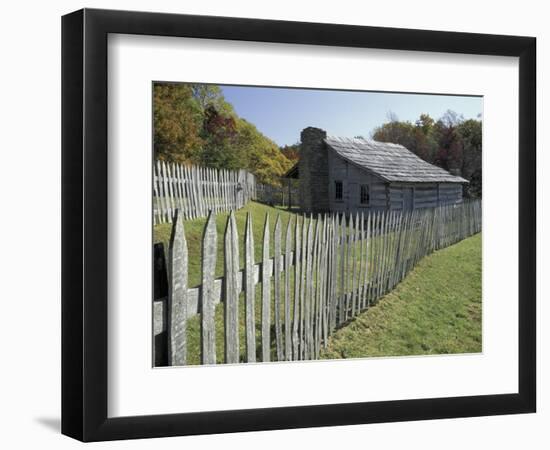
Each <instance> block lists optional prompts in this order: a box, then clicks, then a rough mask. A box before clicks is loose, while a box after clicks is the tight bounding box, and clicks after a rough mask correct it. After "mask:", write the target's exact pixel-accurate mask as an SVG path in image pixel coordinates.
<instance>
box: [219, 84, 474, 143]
mask: <svg viewBox="0 0 550 450" xmlns="http://www.w3.org/2000/svg"><path fill="white" fill-rule="evenodd" d="M220 87H221V89H222V91H223V94H224V96H225V99H226V100H227V101H228V102H229V103H231V104H232V105H233V107H234V108H235V111H236V112H237V114H238V115H239V116H240V117H242V118H244V119H246V120H247V121H249V122H251V123H253V124H254V125H256V127H257V128H258V130H259V131H260V132H262V133H263V134H264V135H266V136H267V137H269V138H270V139H272V140H274V141H275V142H276V143H277V144H278V145H291V144H295V143H296V142H299V140H300V131H301V130H303V129H304V128H307V127H309V126H312V127H317V128H322V129H323V130H325V131H326V132H327V134H328V135H332V136H343V137H354V136H364V137H367V138H369V137H371V135H372V131H373V130H374V128H376V127H377V126H379V125H381V124H383V123H385V122H388V114H389V112H390V111H391V112H392V113H394V114H395V115H397V118H398V119H399V120H408V121H411V122H413V123H414V122H415V121H416V119H418V118H419V117H420V114H422V113H427V114H429V115H430V116H431V117H432V118H434V119H436V120H437V119H439V118H440V117H441V116H442V115H443V114H444V113H445V111H447V110H449V109H450V110H453V111H455V112H456V113H458V114H459V115H460V114H462V115H463V116H464V118H465V119H476V118H481V114H482V108H483V99H482V97H466V96H451V95H430V94H400V93H387V92H357V91H355V92H353V91H336V90H318V89H288V88H264V87H249V86H220Z"/></svg>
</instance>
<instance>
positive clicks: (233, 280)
mask: <svg viewBox="0 0 550 450" xmlns="http://www.w3.org/2000/svg"><path fill="white" fill-rule="evenodd" d="M151 95H152V99H153V101H152V103H153V152H152V153H153V158H152V165H153V170H152V173H153V211H152V222H153V242H152V244H153V246H152V255H153V257H152V267H153V274H154V278H153V279H154V289H153V291H154V292H153V318H154V320H153V324H152V338H153V341H154V345H153V351H154V354H153V365H154V366H155V367H162V366H188V365H213V364H240V363H261V362H291V361H292V362H294V361H305V360H334V359H347V358H369V357H382V356H384V357H398V356H411V355H440V354H463V353H479V352H481V351H482V292H481V267H482V264H481V262H482V261H481V253H482V252H481V239H482V238H481V229H482V226H481V225H482V224H481V199H482V114H483V98H482V97H481V96H461V95H439V94H432V93H422V94H420V93H419V94H413V93H399V92H370V91H347V90H331V89H312V88H285V87H262V86H233V85H231V86H230V85H215V84H201V83H186V82H173V81H170V82H168V81H162V82H160V81H158V82H154V83H153V85H152V93H151Z"/></svg>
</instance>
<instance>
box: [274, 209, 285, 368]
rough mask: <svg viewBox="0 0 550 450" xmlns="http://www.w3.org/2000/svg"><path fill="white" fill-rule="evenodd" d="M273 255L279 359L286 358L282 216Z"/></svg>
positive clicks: (276, 336)
mask: <svg viewBox="0 0 550 450" xmlns="http://www.w3.org/2000/svg"><path fill="white" fill-rule="evenodd" d="M274 241H275V242H274V252H275V253H274V255H273V294H274V295H275V302H274V303H275V343H276V347H277V361H283V360H284V348H283V334H282V327H281V216H280V214H278V215H277V220H276V221H275V236H274Z"/></svg>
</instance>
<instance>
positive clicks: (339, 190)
mask: <svg viewBox="0 0 550 450" xmlns="http://www.w3.org/2000/svg"><path fill="white" fill-rule="evenodd" d="M334 198H335V199H336V200H342V199H343V198H344V186H343V183H342V182H341V181H335V182H334Z"/></svg>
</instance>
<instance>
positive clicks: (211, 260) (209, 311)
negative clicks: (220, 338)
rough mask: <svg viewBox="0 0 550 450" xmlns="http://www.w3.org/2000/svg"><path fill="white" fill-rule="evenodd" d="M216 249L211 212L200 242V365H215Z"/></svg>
mask: <svg viewBox="0 0 550 450" xmlns="http://www.w3.org/2000/svg"><path fill="white" fill-rule="evenodd" d="M217 247H218V232H217V230H216V213H215V212H214V211H213V210H211V211H210V214H209V215H208V220H207V222H206V228H205V229H204V236H203V241H202V295H201V300H202V301H201V305H202V308H201V312H202V314H201V316H202V317H201V340H202V364H216V329H215V323H214V318H215V317H214V316H215V298H214V275H215V271H216V256H217Z"/></svg>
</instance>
